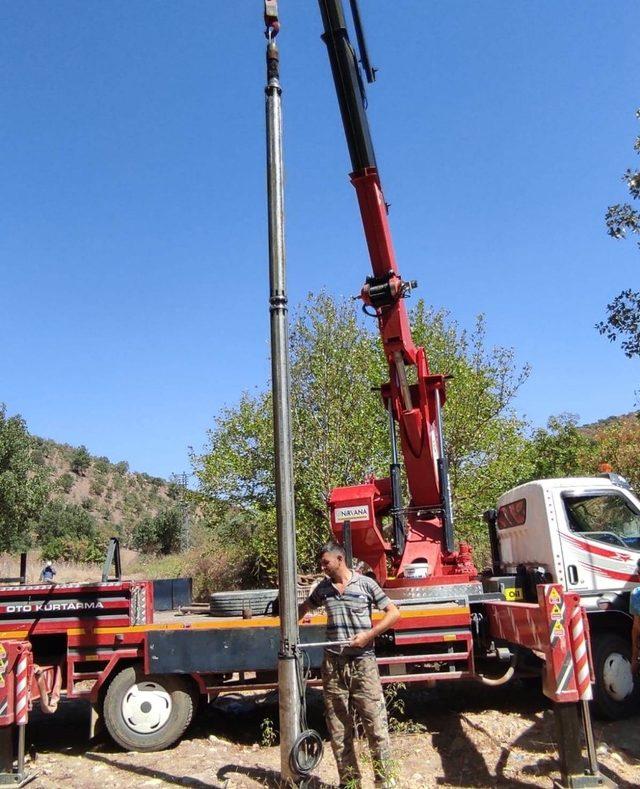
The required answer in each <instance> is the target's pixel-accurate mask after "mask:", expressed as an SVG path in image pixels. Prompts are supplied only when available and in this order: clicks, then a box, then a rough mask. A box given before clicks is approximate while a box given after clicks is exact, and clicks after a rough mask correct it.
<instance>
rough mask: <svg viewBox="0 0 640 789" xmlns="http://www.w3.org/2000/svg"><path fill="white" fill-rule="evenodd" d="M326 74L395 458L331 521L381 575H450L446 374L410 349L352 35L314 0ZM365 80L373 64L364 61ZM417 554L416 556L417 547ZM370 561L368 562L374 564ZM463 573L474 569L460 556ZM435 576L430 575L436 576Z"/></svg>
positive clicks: (338, 8)
mask: <svg viewBox="0 0 640 789" xmlns="http://www.w3.org/2000/svg"><path fill="white" fill-rule="evenodd" d="M318 2H319V5H320V11H321V14H322V21H323V25H324V34H323V35H322V39H323V41H324V42H325V44H326V46H327V51H328V55H329V62H330V65H331V72H332V75H333V81H334V85H335V89H336V93H337V97H338V104H339V107H340V114H341V116H342V123H343V127H344V132H345V136H346V140H347V146H348V148H349V155H350V158H351V165H352V172H351V176H350V177H351V183H352V184H353V186H354V188H355V190H356V195H357V199H358V205H359V208H360V215H361V218H362V225H363V229H364V234H365V239H366V243H367V248H368V251H369V258H370V261H371V268H372V275H371V276H368V277H367V278H366V281H365V284H364V286H363V288H362V290H361V293H360V298H361V299H362V301H363V309H364V310H365V312H367V314H370V315H374V316H375V317H376V319H377V321H378V326H379V330H380V337H381V340H382V347H383V351H384V354H385V357H386V359H387V363H388V366H389V382H388V383H386V384H383V386H382V387H381V393H382V398H383V400H384V403H385V406H386V408H387V410H388V411H389V414H390V425H391V433H392V435H391V438H392V442H391V443H392V448H393V455H394V456H393V457H392V462H391V465H390V475H389V477H388V478H384V479H375V480H370V481H369V482H368V483H365V484H364V485H360V486H351V487H348V488H336V489H335V490H334V491H333V492H332V494H331V496H330V507H331V513H332V527H333V530H334V532H335V533H336V535H337V536H338V537H340V536H341V535H342V532H343V528H344V527H343V524H344V523H348V524H349V527H348V528H349V530H350V533H351V539H352V542H353V552H354V555H356V556H358V558H360V559H363V560H364V561H366V562H367V563H368V564H370V565H371V567H372V569H373V570H374V572H375V573H376V575H377V576H378V579H379V580H381V581H384V580H386V577H387V557H389V558H390V559H391V562H392V565H393V570H394V573H395V575H396V576H398V575H401V574H402V571H403V568H404V566H405V565H407V564H410V563H412V562H413V561H414V560H416V559H420V560H421V561H423V560H424V561H425V563H426V564H428V565H429V566H430V571H431V575H432V576H433V577H435V575H439V574H440V573H446V571H447V567H446V566H445V565H447V562H448V563H449V564H448V565H447V566H448V569H450V570H451V569H452V568H454V567H456V568H457V571H459V568H460V562H458V555H457V554H456V553H455V552H454V550H453V548H454V546H453V528H452V514H451V503H450V495H449V484H448V473H447V467H446V455H445V452H444V441H443V436H442V416H441V409H442V406H443V405H444V402H445V399H446V390H445V376H444V375H438V374H432V373H431V371H430V369H429V362H428V359H427V355H426V353H425V351H424V349H423V348H421V347H419V346H416V344H415V342H414V340H413V337H412V334H411V327H410V323H409V316H408V312H407V308H406V305H405V301H404V299H405V298H406V297H407V296H409V295H410V293H411V291H412V289H413V288H415V287H416V285H417V283H415V282H414V281H410V280H405V279H403V278H402V277H401V275H400V273H399V269H398V265H397V261H396V256H395V252H394V248H393V241H392V237H391V230H390V227H389V219H388V205H387V203H386V201H385V199H384V194H383V191H382V185H381V182H380V175H379V172H378V167H377V162H376V156H375V151H374V147H373V142H372V138H371V131H370V128H369V122H368V118H367V112H366V98H365V89H364V83H363V79H362V75H361V71H360V67H359V63H358V57H357V55H356V52H355V50H354V48H353V46H352V44H351V41H350V39H349V31H348V28H347V22H346V19H345V13H344V7H343V4H342V0H318ZM350 4H351V8H352V11H353V12H354V13H353V16H354V23H355V25H356V35H357V39H358V41H359V42H360V46H361V49H362V47H363V46H365V44H364V35H363V32H362V29H361V26H360V15H359V11H358V7H357V0H350ZM364 60H365V66H366V72H367V75H368V78H369V81H372V80H373V78H374V70H373V69H372V68H371V66H370V64H369V61H368V54H366V55H365V57H364ZM396 424H397V426H398V433H399V437H400V446H401V450H402V456H403V460H404V468H405V472H406V478H407V484H408V488H409V493H410V497H411V501H410V503H409V506H408V507H403V505H402V502H401V500H400V491H401V485H400V477H399V468H400V467H399V464H398V462H397V457H396V453H395V425H396ZM386 516H390V517H391V518H392V521H393V540H387V539H386V538H385V534H384V528H383V519H384V518H385V517H386ZM416 551H417V553H416ZM372 560H373V562H372ZM462 564H463V565H464V568H465V571H467V570H468V571H469V574H470V575H473V574H474V573H475V568H473V567H472V565H470V563H469V560H468V556H467V555H466V553H465V557H464V561H463V562H462ZM434 573H435V575H434Z"/></svg>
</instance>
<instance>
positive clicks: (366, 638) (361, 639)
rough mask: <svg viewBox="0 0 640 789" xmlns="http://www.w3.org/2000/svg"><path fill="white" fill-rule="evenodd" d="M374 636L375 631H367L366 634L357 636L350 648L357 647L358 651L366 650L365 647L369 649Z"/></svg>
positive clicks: (351, 642) (352, 640)
mask: <svg viewBox="0 0 640 789" xmlns="http://www.w3.org/2000/svg"><path fill="white" fill-rule="evenodd" d="M374 635H375V634H374V632H373V630H367V631H366V632H364V633H358V635H357V636H354V637H353V638H352V639H351V641H350V643H349V646H350V647H357V648H358V649H364V648H365V647H368V646H369V644H370V643H371V642H372V641H373V637H374Z"/></svg>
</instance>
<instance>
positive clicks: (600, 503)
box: [564, 493, 640, 551]
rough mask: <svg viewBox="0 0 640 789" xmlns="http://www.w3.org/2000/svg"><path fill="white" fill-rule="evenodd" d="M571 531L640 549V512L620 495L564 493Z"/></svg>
mask: <svg viewBox="0 0 640 789" xmlns="http://www.w3.org/2000/svg"><path fill="white" fill-rule="evenodd" d="M564 503H565V506H566V509H567V516H568V518H569V524H570V526H571V530H572V531H577V532H583V533H588V534H589V537H591V539H594V540H599V541H600V542H606V543H609V544H613V545H624V546H625V547H626V548H631V549H632V550H636V551H637V550H640V513H639V512H637V511H636V510H635V509H634V508H633V507H632V506H631V504H630V503H629V502H628V501H627V500H626V499H625V498H624V497H623V496H620V495H616V494H606V493H603V494H591V495H585V496H565V497H564Z"/></svg>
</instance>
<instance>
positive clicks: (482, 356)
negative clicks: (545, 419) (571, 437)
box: [411, 301, 530, 562]
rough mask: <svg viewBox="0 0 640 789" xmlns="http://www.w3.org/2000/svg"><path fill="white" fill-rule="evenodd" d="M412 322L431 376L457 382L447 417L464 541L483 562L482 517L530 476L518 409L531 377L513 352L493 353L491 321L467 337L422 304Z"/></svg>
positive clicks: (459, 532) (449, 456)
mask: <svg viewBox="0 0 640 789" xmlns="http://www.w3.org/2000/svg"><path fill="white" fill-rule="evenodd" d="M411 322H412V329H413V335H414V338H415V341H416V343H417V344H419V345H422V346H423V347H424V348H425V349H426V350H427V353H428V355H429V359H430V367H431V369H432V370H437V371H438V372H440V373H444V374H446V375H450V376H451V380H450V382H449V385H448V387H447V401H446V405H445V408H444V409H443V413H444V428H445V438H446V448H447V460H448V463H449V475H450V479H451V488H452V497H453V505H454V515H455V519H456V533H457V535H458V536H459V537H460V538H464V539H467V540H469V541H470V542H471V543H472V544H473V545H474V546H475V547H476V548H477V550H478V551H479V553H480V556H479V560H480V562H482V561H483V560H484V559H485V558H486V556H485V555H486V553H487V540H488V538H487V534H486V526H485V524H484V521H483V520H482V513H483V512H484V511H485V510H487V509H489V508H490V507H493V506H495V502H496V499H497V498H498V496H499V495H500V494H501V493H504V491H505V490H507V489H508V488H510V487H513V485H516V484H518V483H520V482H521V481H522V480H523V479H524V478H525V477H527V476H528V475H529V474H530V461H529V457H528V455H527V435H526V431H527V425H526V423H525V422H524V421H523V420H521V419H520V418H519V417H518V416H517V415H516V413H515V411H514V409H513V400H514V398H515V396H516V394H517V392H518V390H519V389H520V387H521V386H522V385H523V384H524V383H525V381H526V380H527V378H528V376H529V372H530V370H529V367H528V365H525V366H523V367H522V368H519V367H518V365H517V364H516V360H515V355H514V352H513V350H512V349H510V348H504V347H500V346H497V347H493V348H491V349H488V348H487V341H486V327H485V320H484V317H483V316H479V317H478V318H477V319H476V323H475V326H474V328H473V330H471V331H467V330H464V329H461V328H460V327H459V326H458V324H457V323H456V322H455V321H453V320H452V319H451V317H450V316H449V315H448V313H447V312H445V311H435V310H433V309H429V308H427V307H426V306H425V304H424V303H423V302H422V301H419V302H418V304H417V305H416V307H415V309H414V310H413V311H412V315H411Z"/></svg>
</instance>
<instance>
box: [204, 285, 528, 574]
mask: <svg viewBox="0 0 640 789" xmlns="http://www.w3.org/2000/svg"><path fill="white" fill-rule="evenodd" d="M354 312H355V311H354V310H353V306H352V305H351V304H350V303H347V302H336V301H335V300H333V299H332V298H331V297H329V296H327V295H326V294H320V295H319V296H310V297H309V299H308V301H307V304H306V306H304V307H303V308H302V309H301V310H300V311H299V312H298V314H297V315H296V317H295V319H294V321H293V325H292V332H291V374H292V410H293V432H294V436H293V451H294V473H295V492H296V518H297V530H298V531H297V540H298V544H297V547H298V559H299V564H300V566H301V567H302V568H303V569H309V568H311V567H313V566H314V558H315V551H316V550H317V548H318V546H319V544H320V543H321V542H322V541H323V540H324V539H325V538H326V537H327V536H328V535H329V522H328V513H327V507H326V498H327V495H328V494H329V492H330V491H331V489H332V488H334V487H336V486H339V485H348V484H353V483H357V482H361V481H362V480H363V479H365V478H366V477H367V476H369V475H371V474H375V475H386V474H388V466H389V441H388V435H387V418H386V414H385V412H384V409H383V408H382V404H381V401H380V397H379V395H378V394H377V393H376V392H375V391H372V388H377V387H379V386H380V384H381V383H383V382H384V381H385V380H386V379H387V377H388V370H387V365H386V362H385V360H384V357H383V355H382V353H381V349H380V343H379V340H378V337H377V333H374V331H373V328H371V329H370V328H369V327H368V326H367V327H365V326H362V325H361V323H359V322H358V320H357V319H356V316H355V314H354ZM412 322H413V326H414V331H415V336H416V341H417V342H418V343H420V344H424V345H425V346H426V347H427V349H428V351H429V353H430V355H431V358H432V364H431V367H432V369H434V370H438V371H441V372H444V373H450V374H453V375H454V379H453V381H452V382H451V386H450V389H449V399H448V402H447V408H446V413H447V429H448V444H447V451H448V454H449V460H450V466H451V474H452V479H453V481H454V486H455V487H454V496H455V504H456V509H457V513H458V526H459V534H461V535H462V536H465V537H469V536H477V537H481V538H482V539H484V527H483V526H482V521H481V513H482V508H483V507H485V508H486V507H488V506H490V505H491V504H493V503H495V497H496V495H497V494H498V493H499V492H502V488H503V487H506V486H509V485H510V484H512V483H513V482H516V481H520V479H522V478H523V476H524V475H525V474H526V472H527V470H528V468H529V466H528V465H527V463H528V459H527V456H526V453H525V452H524V448H525V444H526V440H525V436H524V428H525V425H524V424H523V423H522V422H521V421H520V420H518V419H517V418H516V417H515V415H514V414H513V412H512V410H511V402H512V399H513V397H514V395H515V393H516V391H517V390H518V388H519V386H520V385H521V384H522V383H523V381H524V380H525V379H526V377H527V375H528V370H527V369H526V368H524V369H523V370H521V371H517V370H516V369H515V363H514V358H513V354H512V352H511V351H508V350H506V349H500V348H498V349H493V350H491V351H488V350H486V348H485V335H484V324H483V322H482V320H479V321H478V324H477V325H476V327H475V329H474V330H473V331H472V332H470V333H467V332H464V331H461V330H460V329H459V328H458V327H457V326H456V324H455V323H454V322H452V321H451V320H450V319H449V318H448V316H447V315H446V314H444V313H437V312H434V311H432V310H429V309H427V308H426V307H425V305H424V304H423V303H422V302H419V303H418V304H417V306H416V308H415V310H414V311H413V314H412ZM208 439H209V443H208V446H207V447H206V451H205V452H204V453H203V454H202V455H200V456H195V455H194V456H193V457H192V460H193V463H194V468H195V471H196V474H197V476H198V478H199V481H200V493H201V494H202V501H203V504H202V506H203V511H204V513H205V517H206V519H207V521H208V523H209V524H210V526H211V528H212V529H214V530H216V529H217V530H224V528H225V524H226V523H227V522H228V520H229V513H230V512H233V511H240V512H242V513H243V517H244V519H245V520H244V530H243V532H242V534H243V536H242V539H243V541H244V544H245V545H246V546H247V550H248V551H250V552H252V554H253V556H254V558H255V564H254V571H255V572H256V573H257V574H258V575H260V574H262V575H263V576H264V575H265V574H266V575H267V576H271V577H272V576H273V575H274V572H275V561H276V540H275V538H274V537H275V502H274V480H273V435H272V422H271V398H270V395H269V394H268V393H266V392H263V393H258V394H255V395H248V394H244V395H243V396H242V398H241V399H240V402H239V403H238V404H237V405H236V406H235V407H230V408H227V409H225V410H224V411H222V412H221V414H220V415H219V416H218V418H217V419H216V424H215V426H214V428H213V429H212V430H211V431H210V432H209V434H208ZM485 505H486V506H485Z"/></svg>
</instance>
